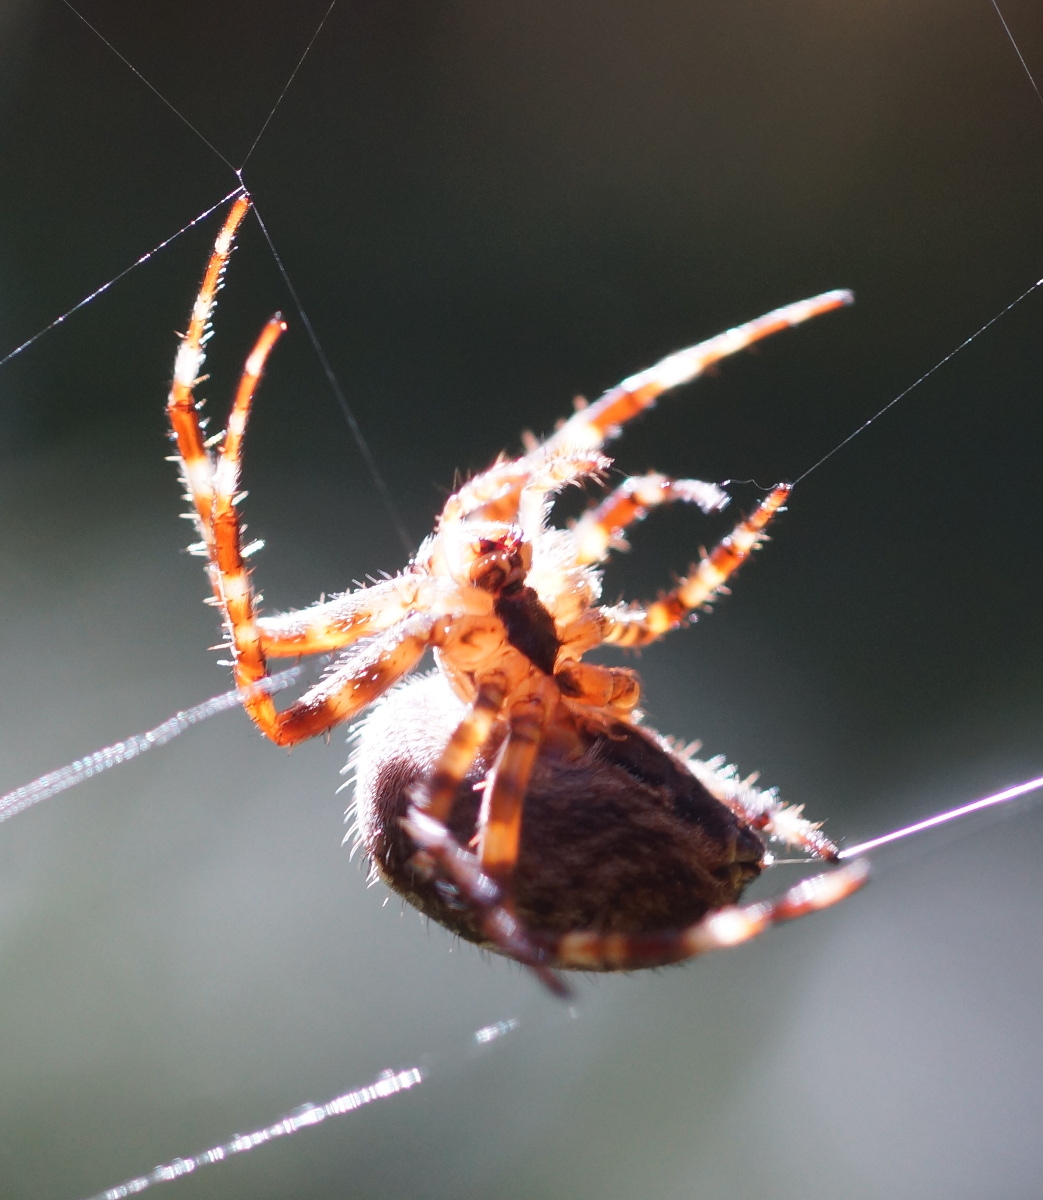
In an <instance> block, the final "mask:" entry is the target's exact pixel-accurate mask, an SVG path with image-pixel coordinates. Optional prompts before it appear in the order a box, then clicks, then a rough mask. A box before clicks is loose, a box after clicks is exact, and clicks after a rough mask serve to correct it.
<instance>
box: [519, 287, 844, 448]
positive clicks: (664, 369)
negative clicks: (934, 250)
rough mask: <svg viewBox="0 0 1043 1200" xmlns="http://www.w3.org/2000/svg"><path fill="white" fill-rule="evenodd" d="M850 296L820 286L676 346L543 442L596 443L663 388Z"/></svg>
mask: <svg viewBox="0 0 1043 1200" xmlns="http://www.w3.org/2000/svg"><path fill="white" fill-rule="evenodd" d="M853 300H854V296H852V294H851V293H850V292H846V291H834V292H823V293H822V295H820V296H812V297H811V299H810V300H798V301H797V302H796V303H795V304H787V305H786V306H785V307H783V308H777V309H775V310H774V311H773V312H770V313H767V314H766V315H765V316H763V317H757V318H756V319H755V320H753V321H747V322H746V324H745V325H738V326H736V327H735V328H734V329H729V330H727V331H726V332H725V333H720V334H718V335H717V336H716V337H712V338H710V339H709V340H708V341H705V342H700V343H699V344H698V345H697V346H690V347H689V348H688V349H687V350H679V351H678V352H677V353H676V354H671V355H670V356H669V357H668V358H664V359H662V361H660V362H658V363H656V364H655V366H654V367H649V368H648V369H647V370H646V371H640V372H639V373H638V374H637V375H631V376H630V378H629V379H624V380H623V382H622V383H621V384H619V385H618V386H616V387H614V388H612V389H611V390H610V391H607V392H606V393H605V394H604V395H603V396H602V397H601V399H600V400H597V401H596V402H595V403H594V404H591V405H589V406H587V407H584V408H581V409H579V411H578V412H576V413H575V414H574V415H573V416H571V417H570V418H569V419H568V420H567V421H566V422H565V424H564V425H562V427H561V428H560V429H559V430H558V431H557V432H556V433H554V434H553V435H552V436H551V437H549V438H548V439H547V441H546V442H544V443H543V446H544V447H545V448H551V449H556V448H557V447H559V446H569V447H572V448H573V449H577V448H582V447H585V448H588V449H596V448H598V447H600V446H602V445H603V444H604V443H605V442H606V441H608V440H609V439H610V438H613V437H615V436H616V435H617V434H618V433H619V427H620V426H621V425H624V424H626V422H627V421H630V420H633V418H634V417H636V416H637V415H638V414H639V413H642V412H644V411H645V409H646V408H651V407H652V405H653V404H654V403H655V401H656V398H657V397H658V396H660V395H662V393H663V392H665V391H667V390H668V389H669V388H675V387H678V386H679V385H680V384H682V383H688V382H689V381H690V380H692V379H695V378H696V377H697V376H699V375H701V374H702V373H703V372H704V371H705V370H706V368H707V367H708V366H710V365H711V364H712V363H715V362H719V361H720V360H721V359H722V358H727V356H728V355H730V354H735V353H737V352H738V351H739V350H745V349H746V347H747V346H751V345H753V343H754V342H759V341H760V340H761V338H765V337H768V336H769V335H770V334H773V333H778V332H779V330H781V329H788V328H789V327H790V326H792V325H800V324H801V323H802V322H803V321H807V320H809V319H810V318H811V317H817V316H819V315H820V314H821V313H826V312H830V311H831V310H832V309H834V308H840V307H841V306H842V305H844V304H851V303H852V302H853Z"/></svg>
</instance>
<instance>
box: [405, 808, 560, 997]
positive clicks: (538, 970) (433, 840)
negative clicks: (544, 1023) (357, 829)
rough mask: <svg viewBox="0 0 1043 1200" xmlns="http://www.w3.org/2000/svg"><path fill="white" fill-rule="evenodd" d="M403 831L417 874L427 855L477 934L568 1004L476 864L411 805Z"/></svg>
mask: <svg viewBox="0 0 1043 1200" xmlns="http://www.w3.org/2000/svg"><path fill="white" fill-rule="evenodd" d="M402 827H403V829H405V831H406V833H408V834H409V836H410V837H411V838H412V840H413V841H414V842H415V843H416V845H417V846H419V847H420V848H421V853H420V855H417V856H416V858H414V863H415V865H416V866H417V867H418V869H422V862H421V855H422V856H426V859H427V861H428V863H429V864H430V869H431V870H432V871H435V870H437V873H438V874H440V875H442V877H443V878H445V879H447V880H450V881H451V882H452V883H453V884H455V885H456V887H457V888H458V889H459V892H460V895H461V896H462V897H463V898H464V899H465V900H466V901H467V902H468V903H469V904H470V905H471V907H472V908H473V909H474V910H475V912H476V913H477V914H478V916H479V919H480V921H481V928H482V932H483V933H484V934H485V936H486V937H487V938H488V939H489V941H490V942H493V943H494V944H495V945H496V946H499V948H500V949H501V950H502V951H503V953H504V954H506V955H507V956H508V957H509V958H513V959H515V960H516V961H517V962H520V963H521V964H522V965H523V966H526V967H528V968H529V969H530V970H531V971H532V972H533V973H534V974H535V975H536V977H537V979H539V980H540V982H541V983H542V984H543V985H544V986H545V987H546V988H547V989H548V990H549V991H551V992H553V994H554V995H555V996H560V997H561V998H562V999H569V998H570V997H571V996H572V990H571V988H569V986H568V984H566V983H565V982H564V980H562V979H561V978H560V977H559V976H558V975H557V974H556V973H555V972H554V971H552V970H550V969H549V968H548V966H547V963H546V959H547V957H548V955H547V952H546V951H545V950H544V949H543V948H542V947H538V946H536V945H535V944H534V943H533V942H532V941H531V939H530V938H529V936H528V933H527V931H526V930H525V929H524V928H523V926H522V925H521V923H520V922H519V921H518V919H517V918H516V917H515V916H514V915H513V914H512V913H511V912H510V911H509V910H508V909H507V908H505V907H504V905H503V904H501V903H500V890H499V888H497V886H496V884H494V883H493V881H492V880H491V879H489V877H488V876H486V875H484V874H483V873H482V871H481V870H480V868H479V866H478V860H477V858H475V856H474V855H473V854H470V853H469V852H468V851H467V850H465V849H464V848H463V847H462V846H461V845H460V844H459V842H457V840H456V839H455V838H454V837H453V835H452V834H451V833H450V832H449V830H448V829H447V828H446V827H445V825H443V824H442V822H441V821H436V820H434V819H433V818H431V817H429V816H428V815H427V813H425V812H423V811H422V810H421V809H419V808H417V806H416V805H415V804H414V805H412V806H411V807H410V808H409V810H408V812H407V813H406V815H405V816H404V817H403V818H402Z"/></svg>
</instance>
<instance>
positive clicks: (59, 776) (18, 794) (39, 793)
mask: <svg viewBox="0 0 1043 1200" xmlns="http://www.w3.org/2000/svg"><path fill="white" fill-rule="evenodd" d="M300 673H301V668H300V667H290V668H289V670H287V671H280V672H279V673H278V674H277V675H271V676H269V677H268V678H267V679H261V680H259V681H258V682H257V683H255V684H252V685H251V686H250V687H249V688H245V689H243V690H242V691H240V690H238V689H233V690H232V691H229V692H224V693H222V694H221V695H220V696H211V697H210V699H209V700H204V701H203V702H202V703H201V704H193V705H192V707H191V708H186V709H183V710H182V711H181V712H177V713H175V714H174V715H173V716H172V717H168V718H167V720H165V721H162V722H160V724H159V725H156V726H155V727H154V728H153V729H147V730H146V731H145V732H144V733H135V734H132V735H131V736H130V737H129V738H126V739H124V740H123V741H121V742H114V743H113V744H112V745H111V746H105V747H104V748H103V749H101V750H95V752H94V753H93V754H88V755H87V756H86V757H85V758H78V759H76V761H75V762H71V763H69V765H68V766H66V767H59V768H58V770H57V771H48V772H47V774H46V775H41V776H40V777H39V779H34V780H33V781H32V783H27V784H25V785H24V786H23V787H19V788H15V789H14V791H12V792H8V793H7V794H6V795H4V796H0V821H6V820H8V819H9V818H10V817H14V816H17V815H18V813H20V812H24V811H25V809H27V808H31V807H32V806H33V805H34V804H39V803H40V801H41V800H48V799H50V797H51V796H56V795H57V794H58V793H59V792H64V791H66V790H67V789H68V788H71V787H75V786H76V785H77V784H78V783H83V782H84V781H85V780H87V779H90V778H92V777H93V776H95V775H100V774H101V773H102V772H103V771H107V770H109V768H110V767H117V766H119V764H120V763H125V762H128V761H129V760H130V759H132V758H137V757H138V755H140V754H144V753H145V751H146V750H153V749H155V747H156V746H165V745H166V744H167V742H172V741H173V740H174V738H176V737H177V736H178V734H180V733H184V732H185V730H186V729H191V728H192V726H193V725H198V724H199V723H200V722H201V721H205V720H206V719H207V718H208V717H213V716H216V715H217V714H218V713H222V712H227V711H228V710H229V709H231V708H237V707H238V706H239V705H240V704H242V702H243V697H244V695H249V694H251V693H253V692H258V691H260V692H273V693H274V692H281V691H282V690H283V689H284V688H287V687H289V686H290V684H292V683H293V682H294V681H295V680H296V679H297V678H298V676H299V675H300Z"/></svg>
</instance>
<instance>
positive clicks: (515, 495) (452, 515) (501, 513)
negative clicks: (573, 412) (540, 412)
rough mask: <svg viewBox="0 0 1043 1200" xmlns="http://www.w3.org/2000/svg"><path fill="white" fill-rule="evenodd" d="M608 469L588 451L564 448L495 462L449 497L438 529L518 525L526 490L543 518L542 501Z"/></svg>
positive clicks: (599, 457) (599, 458)
mask: <svg viewBox="0 0 1043 1200" xmlns="http://www.w3.org/2000/svg"><path fill="white" fill-rule="evenodd" d="M608 465H609V460H608V459H607V458H605V457H603V456H602V455H600V454H596V453H591V452H590V451H589V450H580V451H573V450H571V449H570V448H569V447H567V446H561V447H558V448H556V449H555V450H553V451H546V450H542V451H539V452H537V453H534V454H530V455H526V456H525V457H524V458H517V459H509V460H506V461H500V462H496V463H494V464H493V465H492V466H491V467H489V468H488V470H486V471H482V472H481V474H479V475H476V476H475V477H474V478H473V479H470V480H468V481H467V482H466V483H465V484H463V485H462V486H461V487H460V488H458V489H457V490H456V491H455V492H454V493H453V494H452V495H451V496H450V497H449V499H448V500H447V501H446V503H445V507H444V508H443V509H442V514H441V516H440V517H439V527H440V528H442V527H444V526H445V525H446V524H448V523H449V522H452V521H462V520H464V519H466V518H468V517H470V518H474V519H479V520H483V521H510V522H513V521H517V520H518V517H519V513H520V509H521V502H522V495H523V492H526V491H529V490H532V491H533V492H535V493H538V495H539V497H540V498H541V506H540V516H541V517H542V515H543V510H542V497H545V496H547V495H548V494H550V493H552V492H560V491H562V490H563V489H564V488H566V487H568V486H569V484H573V483H579V482H581V481H582V480H584V479H589V478H592V477H593V478H597V477H599V476H600V475H601V473H602V472H603V471H604V470H605V469H606V468H607V467H608ZM541 523H542V522H541Z"/></svg>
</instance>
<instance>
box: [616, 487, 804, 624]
mask: <svg viewBox="0 0 1043 1200" xmlns="http://www.w3.org/2000/svg"><path fill="white" fill-rule="evenodd" d="M791 490H792V488H791V486H790V485H789V484H788V483H780V484H778V485H777V486H776V487H774V488H772V490H771V491H770V492H769V493H768V495H767V496H766V497H765V498H764V499H763V500H762V501H761V502H760V504H759V505H758V506H757V507H756V508H755V509H754V511H753V512H752V513H751V514H750V515H749V516H748V517H747V518H746V520H744V521H740V522H739V524H738V525H736V527H735V528H734V529H733V530H732V532H731V533H730V534H729V535H728V536H727V537H726V538H724V539H723V541H721V542H719V543H718V544H717V546H715V547H714V549H713V550H712V551H711V552H710V553H709V554H707V555H706V556H705V557H703V558H702V559H701V560H700V561H699V563H698V564H697V565H696V566H695V567H694V568H693V570H692V571H691V572H690V573H689V574H688V575H686V576H685V577H684V579H682V580H681V582H680V583H679V584H678V585H677V587H675V588H673V589H672V590H671V591H669V592H665V593H664V594H663V595H662V596H660V597H659V599H658V600H656V601H654V602H653V603H652V604H649V605H646V606H644V607H643V608H638V609H616V610H613V609H603V610H602V612H603V613H604V614H605V616H606V618H607V620H608V626H607V628H606V632H605V642H606V643H609V644H612V645H616V646H647V645H648V644H649V643H650V642H654V641H656V640H657V639H658V638H660V637H662V636H663V634H664V633H668V632H669V631H670V630H671V629H676V628H677V627H678V625H680V624H681V623H682V622H683V621H684V620H685V618H686V617H687V616H688V615H689V614H690V613H691V612H693V611H694V610H695V609H697V608H699V607H700V606H701V605H703V604H705V603H706V602H707V601H708V600H710V599H712V598H713V596H714V595H716V594H717V593H719V592H721V591H723V590H724V586H725V584H726V583H727V581H728V579H729V578H730V577H731V576H732V575H733V574H734V572H735V571H737V570H738V568H739V567H741V566H742V564H743V563H744V562H745V561H746V559H747V558H749V556H750V554H751V553H752V552H753V551H754V550H755V549H756V548H757V547H758V546H759V545H760V544H761V542H763V541H764V537H765V534H764V530H765V528H766V526H767V525H768V523H769V522H770V521H771V519H772V517H774V516H775V515H776V513H778V512H781V511H782V508H783V506H784V505H785V503H786V499H787V497H788V496H789V494H790V492H791Z"/></svg>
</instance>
